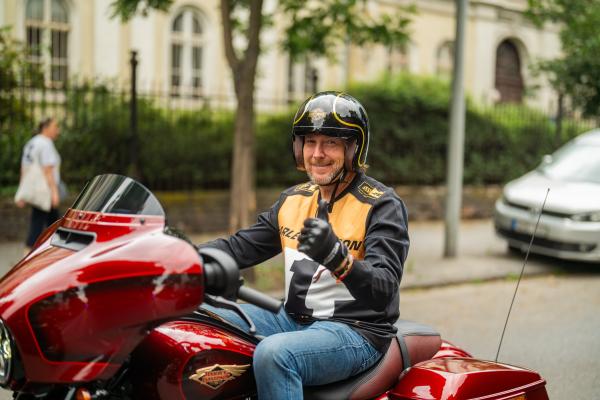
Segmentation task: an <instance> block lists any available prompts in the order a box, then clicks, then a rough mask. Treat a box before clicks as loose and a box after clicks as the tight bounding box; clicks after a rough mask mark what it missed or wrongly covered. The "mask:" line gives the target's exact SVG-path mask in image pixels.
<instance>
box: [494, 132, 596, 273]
mask: <svg viewBox="0 0 600 400" xmlns="http://www.w3.org/2000/svg"><path fill="white" fill-rule="evenodd" d="M548 189H550V192H549V193H548V199H547V201H546V205H545V206H544V210H543V212H542V215H541V218H540V221H539V225H538V228H537V232H536V235H535V239H534V242H533V245H532V247H531V252H532V253H538V254H544V255H547V256H552V257H557V258H561V259H567V260H576V261H585V262H592V263H597V264H599V265H600V129H596V130H593V131H590V132H587V133H584V134H582V135H579V136H577V137H576V138H575V139H573V140H571V141H570V142H568V143H567V144H565V145H564V146H563V147H561V148H560V149H559V150H558V151H556V152H555V153H554V154H552V155H547V156H545V157H544V160H543V161H542V163H541V165H540V166H539V167H538V168H536V169H535V170H534V171H531V172H529V173H527V174H525V175H524V176H522V177H520V178H518V179H516V180H514V181H511V182H509V183H508V184H507V185H506V186H505V187H504V191H503V194H502V198H500V199H499V200H498V201H496V205H495V210H494V225H495V228H496V233H497V234H498V235H499V236H501V237H502V238H504V239H506V240H507V241H508V246H509V247H510V248H511V249H517V250H521V251H526V250H527V247H528V246H529V242H530V241H531V235H532V233H533V231H534V228H535V225H536V223H537V221H538V216H539V212H540V209H541V207H542V204H543V202H544V198H545V196H546V192H547V191H548Z"/></svg>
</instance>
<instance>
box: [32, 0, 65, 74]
mask: <svg viewBox="0 0 600 400" xmlns="http://www.w3.org/2000/svg"><path fill="white" fill-rule="evenodd" d="M25 29H26V36H27V49H28V56H29V61H30V62H31V63H32V64H33V65H36V66H38V67H39V69H40V71H42V72H43V74H44V77H45V80H46V81H47V82H49V83H50V84H51V85H53V86H58V85H63V84H65V83H66V81H67V77H68V72H69V69H68V68H69V67H68V56H69V30H70V26H69V11H68V8H67V5H66V3H65V1H64V0H27V5H26V8H25Z"/></svg>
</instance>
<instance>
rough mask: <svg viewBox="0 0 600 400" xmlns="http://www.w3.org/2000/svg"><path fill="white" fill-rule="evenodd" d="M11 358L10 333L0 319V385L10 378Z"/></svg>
mask: <svg viewBox="0 0 600 400" xmlns="http://www.w3.org/2000/svg"><path fill="white" fill-rule="evenodd" d="M12 358H13V354H12V343H11V338H10V333H9V332H8V329H7V328H6V326H5V325H4V322H2V320H0V385H5V384H6V383H7V382H8V380H9V379H10V372H11V367H12Z"/></svg>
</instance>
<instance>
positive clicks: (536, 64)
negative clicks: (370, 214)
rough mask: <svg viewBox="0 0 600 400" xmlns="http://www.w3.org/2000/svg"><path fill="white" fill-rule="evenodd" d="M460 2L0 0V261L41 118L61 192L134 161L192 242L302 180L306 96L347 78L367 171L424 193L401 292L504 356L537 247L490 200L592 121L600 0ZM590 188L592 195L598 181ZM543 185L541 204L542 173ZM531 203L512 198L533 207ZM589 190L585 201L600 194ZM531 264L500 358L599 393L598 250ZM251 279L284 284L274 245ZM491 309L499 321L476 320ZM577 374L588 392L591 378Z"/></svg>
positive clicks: (597, 111) (24, 220)
mask: <svg viewBox="0 0 600 400" xmlns="http://www.w3.org/2000/svg"><path fill="white" fill-rule="evenodd" d="M458 3H459V1H456V2H455V1H451V0H420V1H418V2H417V1H404V0H362V1H360V0H321V1H298V0H264V1H260V0H252V1H229V0H221V1H219V0H146V1H143V0H0V262H1V263H2V264H1V265H0V266H1V267H2V271H1V272H2V273H4V272H6V270H7V269H8V268H10V266H11V265H13V264H14V263H16V262H17V261H18V260H19V258H20V257H21V255H22V244H21V242H22V241H23V239H24V237H25V235H26V231H27V224H28V210H24V209H18V208H17V207H16V206H15V205H14V202H13V195H14V193H15V191H16V189H17V185H18V183H19V171H20V162H21V153H22V150H23V146H24V144H25V143H26V142H27V141H28V140H29V139H30V138H31V137H32V135H33V131H34V128H35V126H36V125H37V124H38V123H39V121H40V120H41V119H42V118H44V117H47V116H52V117H55V118H57V120H58V121H59V122H60V126H61V131H62V133H61V136H60V138H59V139H58V140H57V141H56V147H57V149H58V151H59V153H60V154H61V156H62V165H61V174H62V178H63V180H64V181H65V182H66V184H67V186H68V188H69V189H70V193H71V194H70V196H69V197H68V198H67V199H66V200H65V201H64V202H63V204H62V206H61V207H62V208H61V211H64V210H65V209H66V208H67V207H68V206H69V205H70V204H71V203H72V201H73V200H74V198H75V196H76V194H77V193H78V192H79V191H80V190H81V189H82V187H83V186H84V185H85V183H86V182H87V181H88V180H89V179H90V178H92V177H93V176H95V175H97V174H101V173H119V174H125V175H129V176H132V177H134V178H136V179H138V180H140V181H141V182H142V183H144V184H145V185H146V186H147V187H148V188H149V189H151V190H152V191H153V192H155V193H156V194H157V195H158V197H159V199H160V201H161V202H162V204H163V206H164V207H165V209H166V211H167V215H168V217H169V224H170V225H172V226H174V227H176V228H179V229H181V230H183V231H185V232H186V233H188V234H190V235H192V236H193V238H194V240H195V241H196V242H199V241H203V240H206V239H209V238H213V237H215V236H217V235H221V234H224V233H226V232H231V231H233V230H235V229H237V228H239V227H241V226H247V225H248V224H250V223H251V222H252V221H253V220H254V218H255V216H256V213H257V212H260V211H261V210H264V209H265V208H266V207H269V206H270V205H271V204H272V203H273V202H274V201H275V200H276V199H277V197H278V195H279V192H280V191H281V190H282V189H283V188H285V187H287V186H290V185H293V184H296V183H299V182H303V181H304V180H305V179H306V177H305V176H304V175H303V174H302V173H300V172H298V171H295V170H294V167H293V161H292V153H291V146H290V138H291V123H292V117H293V115H294V112H295V110H296V108H297V107H298V105H299V104H300V103H301V102H302V101H303V100H304V99H306V98H307V97H308V96H310V95H311V94H313V93H315V92H317V91H323V90H342V91H347V92H349V93H350V94H352V95H353V96H354V97H356V98H357V99H359V100H360V102H361V103H362V104H363V105H364V106H365V108H366V109H367V111H368V113H369V118H370V122H371V132H372V140H371V145H370V149H369V154H368V163H369V164H370V165H371V166H372V167H371V168H370V169H369V174H370V175H372V176H373V177H375V178H376V179H378V180H381V181H382V182H384V183H386V184H387V185H390V186H393V187H394V188H395V189H396V191H397V192H398V193H399V194H400V196H401V197H402V198H403V199H404V200H405V202H406V203H407V207H408V210H409V214H410V221H411V222H410V227H409V230H410V232H411V237H412V238H413V244H412V247H411V253H410V255H409V259H408V260H407V264H406V265H405V278H404V281H403V285H404V286H405V288H406V290H405V293H406V295H404V298H403V299H404V300H403V301H404V302H405V305H403V312H404V310H406V315H408V316H410V317H413V316H414V318H415V319H421V320H424V321H425V322H430V323H432V324H435V325H436V326H437V327H438V328H439V329H440V330H441V331H442V332H446V333H447V335H446V336H447V337H448V338H449V339H452V340H456V341H458V343H459V344H463V345H465V347H466V348H467V349H474V350H475V353H476V354H475V355H483V356H485V357H487V358H491V357H493V355H494V353H495V347H494V345H490V343H494V344H495V343H496V340H497V337H498V334H499V332H498V331H499V329H500V325H501V322H502V321H503V318H504V316H505V315H506V310H505V309H504V308H502V307H500V305H501V304H504V303H501V302H498V299H499V298H501V299H506V300H507V302H508V301H509V299H510V292H511V290H512V289H511V288H512V287H513V285H512V284H513V283H514V282H513V279H514V278H515V277H516V276H518V274H519V272H520V267H521V264H522V261H523V255H521V254H517V253H515V251H514V250H515V246H514V243H513V246H511V247H512V252H509V251H507V243H506V242H504V241H502V240H500V239H499V238H497V237H496V236H495V231H494V222H493V214H494V203H495V202H496V200H498V199H500V198H502V189H503V186H504V185H505V184H506V183H508V182H509V181H511V180H513V179H515V178H518V177H520V176H521V175H523V174H525V173H527V172H528V171H530V170H532V169H534V168H536V167H537V166H538V165H540V163H541V162H542V159H543V157H544V155H547V154H551V153H553V152H554V151H555V150H556V149H558V148H559V147H560V146H562V145H564V144H565V143H567V142H568V141H569V140H571V139H573V138H575V137H577V136H578V135H580V134H581V133H583V132H586V131H589V130H592V129H594V128H596V127H597V126H598V122H599V119H598V117H599V115H600V58H598V57H597V55H598V54H600V41H599V40H598V38H599V37H600V3H599V2H597V1H588V0H570V1H567V0H483V1H466V2H464V3H466V4H468V12H467V17H466V19H465V20H464V21H463V22H460V21H459V19H458V18H457V12H456V9H457V4H458ZM457 21H459V22H458V23H462V24H463V28H464V29H465V34H466V40H465V42H464V57H463V59H462V62H463V69H464V90H465V96H466V107H465V112H464V118H465V126H464V138H465V139H464V160H463V159H461V160H458V161H457V162H460V163H463V164H461V165H463V166H464V169H463V171H462V176H461V180H462V182H463V183H464V187H463V188H461V196H462V202H461V211H460V216H461V218H462V223H461V227H460V232H461V237H463V240H462V242H461V245H460V246H459V248H458V258H457V259H455V260H453V261H452V260H448V259H444V258H442V256H441V254H442V242H443V241H444V237H443V236H444V234H443V222H442V221H443V219H444V210H445V205H446V198H447V192H448V184H447V182H446V179H447V171H448V147H449V140H450V136H449V130H450V122H449V121H450V119H449V110H450V108H451V98H452V97H451V92H452V76H453V67H454V66H455V62H454V61H455V54H456V47H457V46H456V33H455V32H456V26H457ZM596 157H600V153H597V154H596ZM597 183H600V182H597ZM590 193H592V192H588V194H584V195H581V196H580V197H586V196H587V197H588V198H592V199H593V198H598V197H597V196H598V195H597V194H590ZM593 193H597V192H593ZM535 196H537V197H535V201H536V202H538V203H541V200H542V199H543V193H541V192H540V193H536V194H535ZM594 196H596V197H594ZM505 200H506V199H505ZM538 200H539V201H538ZM517 203H518V201H516V200H515V201H514V202H513V203H512V204H513V206H514V205H515V204H516V207H517V208H519V207H520V208H519V210H520V211H518V212H525V211H527V212H528V213H531V210H539V204H538V205H536V206H535V207H533V206H531V204H529V203H528V202H526V201H525V202H524V203H523V204H520V205H519V204H517ZM596 203H597V204H598V206H597V207H596V208H595V209H594V210H588V211H591V212H595V213H596V214H590V215H598V212H600V201H598V202H596ZM536 204H537V203H536ZM536 207H537V208H536ZM561 212H562V214H561V213H558V214H560V215H556V214H557V212H555V213H554V214H552V215H550V216H549V218H562V220H563V221H565V223H566V224H567V225H570V224H571V221H572V220H574V219H573V215H571V214H568V213H566V212H564V211H561ZM586 215H587V214H586ZM547 217H548V216H545V218H547ZM590 218H592V217H590ZM593 218H595V217H593ZM593 218H592V219H589V220H585V221H580V220H577V221H578V222H583V223H585V224H587V225H585V230H586V232H588V233H589V235H591V237H592V239H591V240H592V242H594V241H595V243H598V246H600V217H599V219H597V220H596V219H593ZM515 221H516V220H515ZM509 225H510V224H509ZM530 228H531V223H530ZM511 229H516V224H515V223H514V222H513V226H511ZM548 229H550V228H548ZM552 229H555V228H554V227H553V228H552ZM526 233H527V234H528V235H529V234H531V229H528V231H527V232H526ZM546 234H548V232H546ZM527 238H529V236H527ZM567 240H568V238H567ZM543 245H547V246H549V247H552V246H557V245H560V243H558V242H557V241H550V242H548V241H546V242H544V244H543ZM594 246H596V245H594ZM517 250H519V249H518V248H517ZM590 251H591V250H590ZM532 264H533V269H532V273H534V274H536V275H542V278H535V279H534V280H532V281H531V286H530V288H529V291H527V289H525V293H527V296H528V297H526V299H524V302H525V304H527V306H528V308H522V309H521V310H522V311H521V314H520V315H517V317H515V318H516V319H517V321H520V322H519V323H520V324H521V325H515V326H514V327H513V330H514V332H513V335H512V336H511V337H512V345H513V347H512V350H507V351H508V353H507V356H506V358H505V359H504V360H505V361H512V362H515V363H519V364H522V365H526V366H530V367H531V368H536V369H537V370H539V371H541V373H542V375H543V376H544V377H546V379H548V381H549V385H550V388H551V394H553V396H551V398H565V399H566V398H570V399H575V398H581V399H584V398H593V397H594V396H595V393H596V392H593V391H592V389H593V387H594V385H596V389H597V388H598V387H597V382H598V378H599V376H598V371H600V366H599V365H598V361H597V359H598V356H600V347H599V346H598V343H597V341H594V340H593V338H594V336H597V335H595V334H594V332H597V329H598V328H600V319H599V318H598V313H597V312H594V310H597V308H598V306H600V298H599V297H598V293H600V275H599V273H598V269H597V266H598V265H600V260H596V261H594V260H592V262H587V263H577V262H572V261H568V260H562V259H556V258H547V257H535V258H533V259H532ZM526 275H527V274H526ZM250 279H252V280H255V284H256V285H257V286H258V287H259V288H262V289H265V290H272V291H277V290H279V289H278V288H280V286H281V283H282V279H283V271H282V268H281V262H280V260H277V259H275V260H272V261H270V262H269V263H267V264H266V265H265V266H261V267H259V268H258V269H257V272H256V275H251V276H250ZM531 279H533V278H531ZM490 281H491V282H490ZM505 281H508V284H507V282H505ZM465 283H466V284H467V286H466V287H465V286H462V284H465ZM458 284H461V285H458ZM453 285H458V286H456V287H455V286H453ZM441 287H443V288H441ZM425 288H433V289H425ZM465 299H467V300H466V301H465ZM471 299H477V300H478V301H471ZM565 299H567V300H565ZM552 301H556V302H557V303H556V304H555V305H553V304H554V303H551V302H552ZM440 303H443V304H445V305H446V306H447V307H439V304H440ZM543 306H545V307H543ZM468 307H471V308H472V309H469V308H468ZM498 307H500V309H498ZM541 309H543V310H544V311H543V312H541V311H540V310H541ZM456 310H460V311H461V313H462V316H463V318H459V319H458V321H457V319H456V318H453V317H452V316H453V315H455V314H456V313H457V312H456ZM552 310H558V311H557V312H559V314H560V313H561V312H564V314H561V315H557V313H554V312H552ZM573 310H577V312H573ZM436 311H437V314H436ZM532 315H535V316H536V318H532V317H531V316H532ZM565 315H568V317H569V318H570V319H568V320H566V321H564V324H561V322H560V320H557V318H560V317H564V316H565ZM488 318H491V319H493V321H494V324H492V325H493V326H494V328H493V329H490V328H489V325H486V324H482V321H484V320H486V319H488ZM557 321H558V322H557ZM483 325H485V326H487V328H484V327H483ZM496 325H497V326H496ZM567 327H569V329H567ZM519 332H520V333H519ZM523 332H526V334H523ZM574 332H575V333H576V334H574ZM570 335H571V336H570ZM540 337H552V338H554V339H552V341H550V342H545V341H543V340H540ZM571 339H573V342H575V341H577V342H578V343H579V345H578V347H576V348H572V351H568V350H567V349H571V347H570V345H569V346H567V347H566V349H563V350H561V351H560V352H558V353H554V352H553V350H548V349H547V348H543V346H542V345H543V344H544V343H551V344H556V346H555V348H556V347H561V346H563V345H564V343H566V342H569V343H570V342H571ZM575 339H576V340H575ZM519 340H522V342H519ZM528 352H531V354H529V355H528V354H527V353H528ZM477 353H478V354H477ZM558 360H560V362H557V363H555V362H553V361H558ZM568 365H576V366H577V367H578V368H579V372H578V371H575V370H573V371H569V370H568V368H564V367H565V366H568ZM581 371H584V372H581ZM577 381H579V382H584V385H583V386H584V387H585V388H586V390H587V391H583V392H578V391H576V389H577V387H576V385H574V382H577Z"/></svg>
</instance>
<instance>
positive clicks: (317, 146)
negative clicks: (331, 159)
mask: <svg viewBox="0 0 600 400" xmlns="http://www.w3.org/2000/svg"><path fill="white" fill-rule="evenodd" d="M313 156H314V157H325V152H324V151H323V144H322V143H321V142H317V143H315V151H314V152H313Z"/></svg>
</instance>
